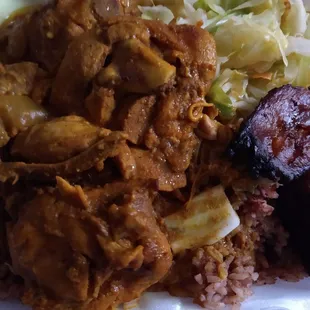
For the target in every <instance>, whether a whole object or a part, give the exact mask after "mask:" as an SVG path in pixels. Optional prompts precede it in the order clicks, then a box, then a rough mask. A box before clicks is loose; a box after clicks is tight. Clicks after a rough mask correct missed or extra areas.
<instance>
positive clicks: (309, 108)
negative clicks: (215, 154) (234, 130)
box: [229, 85, 310, 182]
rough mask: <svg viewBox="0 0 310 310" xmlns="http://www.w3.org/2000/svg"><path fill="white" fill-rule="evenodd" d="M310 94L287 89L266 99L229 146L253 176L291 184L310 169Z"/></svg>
mask: <svg viewBox="0 0 310 310" xmlns="http://www.w3.org/2000/svg"><path fill="white" fill-rule="evenodd" d="M309 130H310V91H309V90H308V89H305V88H301V87H293V86H291V85H285V86H282V87H280V88H276V89H273V90H272V91H270V92H269V93H268V95H267V96H266V97H265V98H263V99H262V100H261V102H260V104H259V106H258V107H257V109H256V110H255V111H254V112H253V113H252V115H251V116H250V117H249V119H248V120H247V121H246V122H245V123H244V124H243V125H242V127H241V130H240V132H239V134H238V135H237V137H236V139H235V140H234V141H233V143H232V144H231V146H230V149H229V153H230V155H231V156H232V157H233V158H234V159H235V160H236V161H237V162H240V163H242V164H243V163H247V165H248V167H249V169H250V171H251V173H252V174H253V175H254V176H255V177H258V176H259V175H261V176H265V177H269V178H273V179H277V178H280V179H281V181H283V182H285V181H291V180H293V179H295V178H298V177H299V176H301V175H302V174H303V173H305V172H306V171H307V170H309V169H310V134H309V132H310V131H309Z"/></svg>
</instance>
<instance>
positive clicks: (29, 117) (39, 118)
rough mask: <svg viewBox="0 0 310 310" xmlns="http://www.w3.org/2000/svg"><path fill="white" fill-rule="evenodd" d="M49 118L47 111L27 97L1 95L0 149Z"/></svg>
mask: <svg viewBox="0 0 310 310" xmlns="http://www.w3.org/2000/svg"><path fill="white" fill-rule="evenodd" d="M47 118H48V113H47V111H46V110H45V109H44V108H43V107H42V106H39V105H37V104H35V103H34V102H33V101H32V100H31V99H30V98H29V97H27V96H11V95H8V96H1V95H0V127H1V140H0V147H1V146H4V145H6V143H7V142H8V141H9V140H10V138H11V137H14V136H15V135H17V134H18V133H19V132H20V131H23V130H26V129H27V128H28V127H31V126H33V125H35V124H39V123H42V122H44V121H45V120H47Z"/></svg>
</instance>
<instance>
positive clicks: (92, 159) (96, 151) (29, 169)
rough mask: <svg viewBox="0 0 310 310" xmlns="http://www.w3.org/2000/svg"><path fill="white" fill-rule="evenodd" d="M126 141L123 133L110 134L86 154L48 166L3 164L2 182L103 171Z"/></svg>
mask: <svg viewBox="0 0 310 310" xmlns="http://www.w3.org/2000/svg"><path fill="white" fill-rule="evenodd" d="M125 139H126V135H124V134H123V133H121V132H109V131H107V133H106V136H105V137H104V138H103V139H101V140H100V141H98V142H97V143H95V144H93V145H92V146H91V147H89V148H88V149H87V150H85V151H84V152H82V153H80V154H78V155H76V156H74V157H72V158H69V159H67V160H65V161H62V162H58V163H52V164H46V163H33V164H28V163H25V162H1V163H0V181H1V182H6V181H8V180H10V181H13V182H16V181H17V180H18V179H19V178H20V177H25V178H27V179H34V180H39V181H42V180H49V181H51V180H54V179H55V177H56V176H58V175H59V176H62V177H77V176H78V175H79V174H80V173H82V172H84V171H87V170H89V169H91V168H93V167H96V168H97V169H98V170H102V168H103V162H104V161H105V160H106V159H107V158H108V157H115V156H117V155H118V154H119V152H120V146H121V145H122V142H123V141H124V140H125Z"/></svg>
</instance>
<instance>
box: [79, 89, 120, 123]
mask: <svg viewBox="0 0 310 310" xmlns="http://www.w3.org/2000/svg"><path fill="white" fill-rule="evenodd" d="M115 106H116V102H115V98H114V90H113V89H108V88H103V87H100V88H99V89H98V90H97V89H93V91H92V93H91V94H90V95H89V96H88V97H87V98H86V100H85V107H86V109H87V111H88V113H89V115H90V117H91V119H92V121H93V122H95V123H96V124H98V125H100V126H104V125H106V124H107V123H108V122H109V120H110V118H111V116H112V113H113V111H114V109H115Z"/></svg>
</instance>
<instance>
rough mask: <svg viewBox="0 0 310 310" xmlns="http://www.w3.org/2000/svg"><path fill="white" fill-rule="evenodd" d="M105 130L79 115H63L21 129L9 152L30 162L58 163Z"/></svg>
mask: <svg viewBox="0 0 310 310" xmlns="http://www.w3.org/2000/svg"><path fill="white" fill-rule="evenodd" d="M105 134H106V130H105V129H100V128H99V127H96V126H94V125H92V124H90V123H89V122H87V121H86V120H85V119H84V118H82V117H79V116H65V117H60V118H56V119H54V120H52V121H49V122H46V123H43V124H38V125H35V126H33V127H31V128H30V129H28V130H27V131H24V132H21V133H20V134H19V135H18V136H17V137H16V139H15V140H14V142H13V145H12V148H11V154H12V155H13V156H16V157H18V158H22V159H24V160H26V161H27V162H30V163H45V164H50V163H59V162H62V161H65V160H67V159H69V158H72V157H73V156H76V155H77V154H79V153H81V152H83V151H85V150H87V149H88V148H89V147H90V146H92V145H93V144H95V143H96V142H98V141H99V140H100V139H101V138H102V137H103V136H104V135H105Z"/></svg>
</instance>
